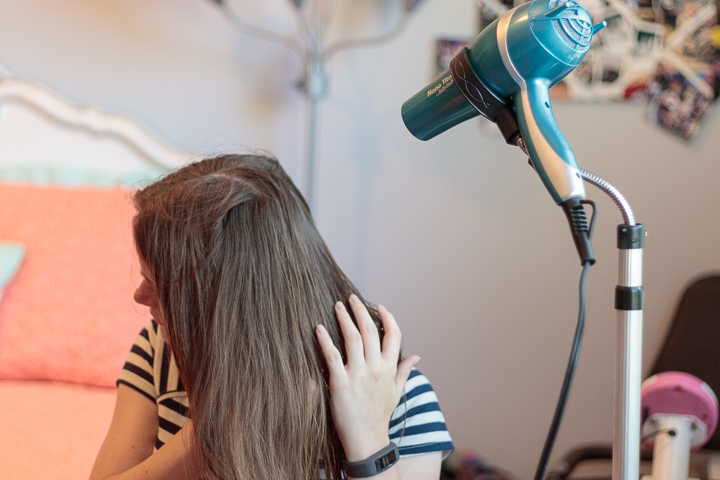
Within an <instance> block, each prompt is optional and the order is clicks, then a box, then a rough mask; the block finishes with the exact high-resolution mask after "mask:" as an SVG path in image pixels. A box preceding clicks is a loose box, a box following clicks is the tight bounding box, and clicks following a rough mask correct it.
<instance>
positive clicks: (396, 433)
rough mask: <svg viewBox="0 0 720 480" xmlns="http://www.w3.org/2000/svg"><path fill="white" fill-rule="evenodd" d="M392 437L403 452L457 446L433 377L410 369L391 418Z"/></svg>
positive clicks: (435, 449)
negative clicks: (435, 388) (435, 389)
mask: <svg viewBox="0 0 720 480" xmlns="http://www.w3.org/2000/svg"><path fill="white" fill-rule="evenodd" d="M389 433H390V439H391V440H392V441H393V442H395V443H396V444H397V445H398V448H399V450H400V455H401V456H410V455H419V454H423V453H430V452H437V451H443V452H444V455H445V454H449V453H450V451H452V450H453V449H454V448H455V447H454V445H453V443H452V438H451V437H450V433H449V432H448V429H447V425H446V423H445V416H444V415H443V413H442V411H441V410H440V403H439V402H438V397H437V395H436V393H435V391H434V390H433V388H432V385H431V384H430V381H429V380H428V379H427V377H426V376H425V375H423V374H422V373H420V371H419V370H417V369H413V370H412V372H411V373H410V377H409V378H408V381H407V383H406V384H405V392H404V395H403V398H401V400H400V403H399V405H398V406H397V408H396V409H395V411H394V412H393V415H392V417H391V419H390V430H389Z"/></svg>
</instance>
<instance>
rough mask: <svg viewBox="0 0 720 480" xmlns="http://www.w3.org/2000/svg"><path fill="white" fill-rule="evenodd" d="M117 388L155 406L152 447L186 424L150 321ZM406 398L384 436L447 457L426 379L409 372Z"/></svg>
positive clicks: (178, 387) (183, 396)
mask: <svg viewBox="0 0 720 480" xmlns="http://www.w3.org/2000/svg"><path fill="white" fill-rule="evenodd" d="M117 383H118V384H120V383H122V384H125V385H127V386H129V387H131V388H133V389H135V390H137V391H138V392H140V393H141V394H143V395H145V396H146V397H147V398H148V399H150V400H151V401H153V402H155V403H156V404H157V406H158V419H159V426H160V427H159V429H158V435H157V440H156V442H155V448H156V449H159V448H160V447H162V446H163V445H165V443H167V442H168V441H169V440H170V439H171V438H172V437H173V436H174V435H175V434H176V433H177V432H178V431H180V429H181V428H182V427H183V426H185V424H187V422H188V421H190V408H189V404H188V398H187V393H186V392H185V388H184V387H183V384H182V382H181V380H180V376H179V374H178V369H177V366H176V364H175V360H174V358H173V356H172V354H171V353H170V348H169V347H168V346H167V345H166V343H165V341H164V340H163V338H162V335H161V334H160V329H159V327H158V324H157V323H156V322H155V321H154V320H151V321H150V322H148V324H147V325H146V326H145V328H143V330H142V331H141V332H140V334H139V335H138V337H137V339H136V340H135V344H134V345H133V347H132V349H131V350H130V353H129V354H128V357H127V361H126V362H125V366H124V367H123V369H122V372H121V373H120V376H119V378H118V381H117ZM405 392H406V396H405V399H404V401H401V402H400V404H399V405H398V407H397V408H396V409H395V411H394V412H393V415H392V417H391V419H390V428H389V430H388V433H389V434H390V439H391V440H392V441H393V442H395V443H396V444H397V446H398V450H399V451H400V456H401V457H407V456H412V455H420V454H423V453H430V452H438V451H442V452H443V457H445V456H447V455H448V454H449V453H450V452H451V451H452V450H453V449H454V448H455V447H454V446H453V443H452V439H451V438H450V433H449V432H448V430H447V427H446V425H445V417H444V416H443V414H442V412H441V411H440V405H439V404H438V399H437V395H436V394H435V392H434V391H433V389H432V386H430V382H429V381H428V379H427V378H426V377H425V376H424V375H423V374H422V373H420V372H419V371H418V370H416V369H413V370H412V372H411V373H410V378H409V379H408V381H407V383H406V384H405Z"/></svg>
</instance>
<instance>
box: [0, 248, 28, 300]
mask: <svg viewBox="0 0 720 480" xmlns="http://www.w3.org/2000/svg"><path fill="white" fill-rule="evenodd" d="M25 252H26V250H25V246H24V245H21V244H19V243H14V242H0V298H1V297H2V293H3V291H4V290H5V287H6V286H7V284H8V283H10V280H12V278H13V277H14V276H15V274H16V273H17V271H18V269H19V268H20V264H22V262H23V260H24V259H25Z"/></svg>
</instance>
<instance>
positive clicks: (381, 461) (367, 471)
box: [342, 442, 400, 478]
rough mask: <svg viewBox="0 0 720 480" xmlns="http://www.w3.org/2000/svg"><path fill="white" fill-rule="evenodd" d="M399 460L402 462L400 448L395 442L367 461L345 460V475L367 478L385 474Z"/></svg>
mask: <svg viewBox="0 0 720 480" xmlns="http://www.w3.org/2000/svg"><path fill="white" fill-rule="evenodd" d="M398 460H400V452H399V451H398V447H397V445H395V444H394V443H393V442H390V445H388V446H387V447H385V448H383V449H382V450H380V451H379V452H377V453H375V454H373V455H371V456H369V457H368V458H366V459H365V460H360V461H359V462H348V461H347V460H343V462H342V464H343V469H344V470H345V474H346V475H347V476H348V477H351V478H366V477H372V476H374V475H377V474H379V473H382V472H384V471H385V470H387V469H388V468H390V467H392V466H393V465H395V464H396V463H397V461H398Z"/></svg>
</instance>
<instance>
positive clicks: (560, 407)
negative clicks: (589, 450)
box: [535, 200, 597, 480]
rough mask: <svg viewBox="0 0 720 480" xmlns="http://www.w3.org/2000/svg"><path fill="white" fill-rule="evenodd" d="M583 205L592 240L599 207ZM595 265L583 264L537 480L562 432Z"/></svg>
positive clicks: (585, 262) (540, 479)
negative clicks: (571, 336) (568, 349)
mask: <svg viewBox="0 0 720 480" xmlns="http://www.w3.org/2000/svg"><path fill="white" fill-rule="evenodd" d="M582 203H583V204H588V205H591V206H592V208H593V216H592V218H591V220H590V226H589V235H588V237H589V238H592V234H593V231H594V228H595V217H596V213H597V207H596V206H595V204H594V203H593V202H592V201H590V200H584V201H582ZM594 263H595V260H594V259H592V260H589V259H588V260H586V261H584V262H583V270H582V274H581V275H580V286H579V290H580V307H579V312H578V320H577V327H576V328H575V338H574V340H573V345H572V350H571V352H570V360H569V361H568V366H567V369H566V370H565V379H564V380H563V384H562V388H561V390H560V398H559V399H558V403H557V406H556V407H555V415H554V416H553V419H552V423H551V424H550V430H549V431H548V435H547V438H546V439H545V446H544V447H543V451H542V454H541V455H540V461H539V462H538V467H537V471H536V472H535V480H543V477H544V476H545V471H546V470H547V466H548V460H549V458H550V453H552V449H553V445H554V444H555V439H556V437H557V433H558V430H560V422H561V421H562V417H563V413H564V412H565V406H566V405H567V400H568V396H569V394H570V387H571V385H572V381H573V376H574V375H575V370H576V368H577V363H578V359H579V358H580V347H581V345H582V337H583V331H584V330H585V283H586V280H587V276H588V272H589V271H590V267H591V266H592V265H593V264H594Z"/></svg>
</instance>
